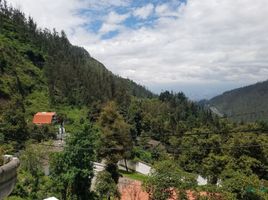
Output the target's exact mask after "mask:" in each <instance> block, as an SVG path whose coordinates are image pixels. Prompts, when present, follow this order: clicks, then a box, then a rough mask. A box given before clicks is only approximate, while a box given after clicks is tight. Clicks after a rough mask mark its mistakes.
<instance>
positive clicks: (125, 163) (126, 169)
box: [124, 159, 128, 172]
mask: <svg viewBox="0 0 268 200" xmlns="http://www.w3.org/2000/svg"><path fill="white" fill-rule="evenodd" d="M124 161H125V167H126V171H127V172H128V167H127V159H124Z"/></svg>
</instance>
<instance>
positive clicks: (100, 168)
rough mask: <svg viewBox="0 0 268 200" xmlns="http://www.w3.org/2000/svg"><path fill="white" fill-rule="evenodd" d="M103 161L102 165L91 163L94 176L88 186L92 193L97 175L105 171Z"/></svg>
mask: <svg viewBox="0 0 268 200" xmlns="http://www.w3.org/2000/svg"><path fill="white" fill-rule="evenodd" d="M104 162H105V161H102V163H97V162H93V170H94V176H93V178H92V180H91V186H90V190H91V191H94V190H95V187H96V179H97V175H98V173H99V172H101V171H103V170H105V166H106V165H105V164H104Z"/></svg>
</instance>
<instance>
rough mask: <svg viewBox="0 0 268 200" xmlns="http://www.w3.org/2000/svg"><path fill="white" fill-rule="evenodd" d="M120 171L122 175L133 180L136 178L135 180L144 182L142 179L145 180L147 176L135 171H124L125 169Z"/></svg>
mask: <svg viewBox="0 0 268 200" xmlns="http://www.w3.org/2000/svg"><path fill="white" fill-rule="evenodd" d="M120 173H121V174H122V175H123V176H124V177H126V178H129V179H133V180H136V181H142V182H144V181H146V180H147V179H148V176H146V175H143V174H140V173H137V172H126V171H123V170H120Z"/></svg>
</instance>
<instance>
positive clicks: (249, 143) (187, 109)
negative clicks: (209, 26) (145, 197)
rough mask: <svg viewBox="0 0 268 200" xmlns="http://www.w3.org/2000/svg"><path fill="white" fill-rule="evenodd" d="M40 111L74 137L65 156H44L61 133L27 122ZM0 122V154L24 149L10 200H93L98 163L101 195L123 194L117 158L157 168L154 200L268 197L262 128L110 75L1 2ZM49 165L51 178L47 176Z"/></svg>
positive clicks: (267, 151)
mask: <svg viewBox="0 0 268 200" xmlns="http://www.w3.org/2000/svg"><path fill="white" fill-rule="evenodd" d="M148 97H149V98H148ZM228 102H229V103H230V102H231V101H229V100H228ZM38 111H56V112H57V113H58V115H59V116H60V117H61V118H63V119H64V121H65V128H66V130H67V132H68V133H69V138H68V140H67V143H66V146H65V148H64V150H63V151H61V152H58V153H55V154H54V155H53V156H52V158H50V156H49V155H48V154H50V153H53V151H55V150H53V148H51V149H49V148H46V149H45V150H44V149H41V148H40V147H39V145H41V146H42V145H43V146H45V145H44V141H47V140H49V139H54V138H55V129H53V127H52V126H42V127H40V126H39V127H37V126H34V125H33V124H32V123H31V120H32V116H33V114H34V113H36V112H38ZM0 125H1V126H0V144H1V148H0V150H1V152H2V154H3V153H5V152H10V151H12V150H13V152H18V151H20V152H21V156H20V158H21V160H22V165H21V168H20V170H19V176H18V184H17V186H16V189H15V190H14V193H13V194H12V196H11V197H10V199H12V198H13V199H15V198H18V199H19V198H22V199H42V198H44V197H47V196H50V195H51V196H52V195H54V196H57V197H59V198H61V199H81V200H82V199H89V198H91V199H93V198H94V197H93V196H92V193H91V192H90V191H89V187H90V184H91V179H92V176H93V166H92V161H101V160H102V159H104V160H105V161H106V164H107V165H106V170H105V171H104V172H103V173H101V174H100V175H99V177H98V180H97V194H96V195H97V196H98V197H97V198H106V197H107V198H111V197H116V196H119V195H118V190H117V188H116V184H117V182H118V178H119V176H120V174H119V170H118V167H117V162H118V161H119V160H121V159H125V160H126V159H131V160H135V161H144V162H147V163H150V164H152V165H154V168H155V171H154V173H152V175H151V176H150V177H149V178H148V182H147V184H146V189H147V191H149V192H150V193H151V196H152V198H155V199H167V198H168V196H170V188H171V187H172V188H174V190H176V191H178V193H180V194H183V193H182V192H183V191H184V190H185V189H192V190H205V191H208V190H209V191H210V192H211V193H212V194H214V193H215V194H220V195H227V194H225V193H224V192H228V194H230V196H231V198H233V199H241V200H242V199H253V200H254V199H267V187H268V186H267V180H268V146H267V144H268V137H267V134H266V133H267V130H268V125H267V124H266V123H265V122H254V123H248V124H245V123H235V122H231V121H228V120H227V119H225V118H220V117H218V116H216V115H214V114H212V113H211V112H210V111H209V110H207V109H205V108H204V107H202V106H200V105H198V104H196V103H195V102H192V101H190V100H189V99H188V98H187V97H186V96H185V95H184V94H183V93H181V92H180V93H172V92H168V91H166V92H163V93H161V94H160V95H159V96H154V95H152V93H151V92H149V91H147V90H146V89H144V88H143V87H141V86H139V85H137V84H135V83H134V82H132V81H130V80H127V79H123V78H120V77H118V76H115V75H113V74H112V73H111V72H109V71H108V70H107V69H106V68H105V67H104V66H103V65H102V64H101V63H99V62H98V61H96V60H95V59H94V58H92V57H91V56H90V55H89V54H88V53H87V51H85V50H84V49H83V48H80V47H76V46H73V45H71V44H70V42H69V41H68V39H67V37H66V35H65V33H64V32H61V33H60V34H59V33H57V32H56V31H55V30H53V31H52V32H51V31H49V30H47V29H45V30H41V29H38V28H37V25H36V24H35V23H34V21H33V19H31V18H28V19H26V18H25V16H24V14H23V13H21V11H19V10H16V9H13V8H9V7H8V6H7V5H6V3H5V1H2V0H0ZM54 128H55V127H54ZM30 139H31V140H32V141H33V142H34V143H33V144H32V143H31V144H28V143H27V141H29V140H30ZM7 143H8V144H9V145H4V144H7ZM45 144H46V143H45ZM46 145H47V144H46ZM48 147H54V146H53V145H52V146H49V145H48ZM48 150H51V152H49V151H48ZM45 161H46V163H44V162H45ZM48 162H50V166H51V175H50V176H45V174H44V170H43V166H44V164H48ZM196 175H202V176H204V177H206V178H207V179H208V185H207V186H204V187H199V186H197V185H196V182H195V179H193V177H196ZM188 178H189V179H188ZM182 180H183V181H182ZM231 198H230V199H231ZM226 199H227V198H226Z"/></svg>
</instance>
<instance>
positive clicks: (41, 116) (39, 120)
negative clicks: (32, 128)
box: [33, 112, 56, 124]
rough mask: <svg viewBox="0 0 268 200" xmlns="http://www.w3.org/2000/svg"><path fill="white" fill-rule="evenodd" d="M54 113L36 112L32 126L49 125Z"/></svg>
mask: <svg viewBox="0 0 268 200" xmlns="http://www.w3.org/2000/svg"><path fill="white" fill-rule="evenodd" d="M55 115H56V113H55V112H38V113H36V114H35V115H34V118H33V123H34V124H51V123H52V119H53V116H55Z"/></svg>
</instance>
